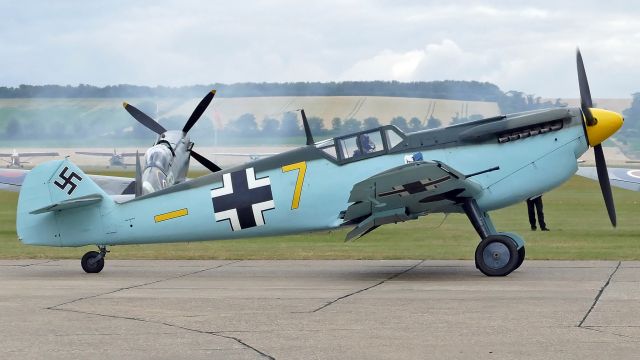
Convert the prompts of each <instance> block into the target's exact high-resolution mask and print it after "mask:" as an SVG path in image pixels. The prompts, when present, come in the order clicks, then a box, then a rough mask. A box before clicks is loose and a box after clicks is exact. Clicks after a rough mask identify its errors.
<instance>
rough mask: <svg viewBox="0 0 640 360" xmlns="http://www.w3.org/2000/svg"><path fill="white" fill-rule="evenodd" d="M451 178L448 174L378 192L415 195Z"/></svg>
mask: <svg viewBox="0 0 640 360" xmlns="http://www.w3.org/2000/svg"><path fill="white" fill-rule="evenodd" d="M449 179H451V176H449V175H447V176H443V177H441V178H438V179H435V180H431V179H423V180H420V181H414V182H410V183H408V184H404V185H400V186H394V187H393V190H390V191H385V192H381V193H380V194H378V196H380V197H383V196H390V195H395V194H399V195H400V196H408V195H413V194H417V193H420V192H423V191H428V190H433V189H435V188H437V187H438V184H441V183H443V182H445V181H447V180H449Z"/></svg>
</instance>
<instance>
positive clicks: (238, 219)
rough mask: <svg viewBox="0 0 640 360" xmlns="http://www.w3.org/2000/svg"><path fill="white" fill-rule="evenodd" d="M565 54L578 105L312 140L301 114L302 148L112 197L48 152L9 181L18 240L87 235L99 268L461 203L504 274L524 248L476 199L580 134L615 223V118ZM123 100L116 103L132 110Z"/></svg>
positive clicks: (573, 151) (484, 262) (547, 181)
mask: <svg viewBox="0 0 640 360" xmlns="http://www.w3.org/2000/svg"><path fill="white" fill-rule="evenodd" d="M577 65H578V79H579V85H580V96H581V99H582V101H581V107H580V108H556V109H549V110H540V111H533V112H526V113H517V114H511V115H503V116H498V117H493V118H488V119H483V120H479V121H474V122H469V123H464V124H458V125H454V126H449V127H446V128H442V129H435V130H427V131H420V132H416V133H411V134H405V133H403V132H402V131H400V130H398V129H397V128H396V127H394V126H382V127H380V128H378V129H374V130H367V131H361V132H358V133H354V134H350V135H345V136H340V137H336V138H333V139H330V140H326V141H321V142H317V143H316V142H314V141H313V137H312V134H311V132H310V130H309V126H308V123H307V121H306V117H304V115H303V124H304V128H305V133H306V136H307V142H306V146H304V147H302V148H299V149H296V150H292V151H289V152H285V153H281V154H278V155H275V156H272V157H268V158H264V159H259V160H256V161H253V162H249V163H247V164H244V165H242V166H237V167H233V168H229V169H224V170H222V169H220V170H217V169H216V167H215V165H211V168H212V169H213V170H212V171H213V173H212V174H210V175H206V176H203V177H200V178H197V179H193V180H185V181H183V182H179V183H175V184H174V185H171V186H167V187H163V188H160V189H156V191H152V192H149V193H146V194H139V195H140V196H136V197H134V198H129V199H128V200H126V201H117V200H114V199H113V198H112V197H111V196H110V195H109V194H108V193H107V192H105V191H104V190H103V188H102V187H100V186H98V185H97V184H96V182H94V181H93V180H92V178H90V177H89V176H87V175H86V174H85V173H84V172H82V170H80V169H79V168H78V167H77V166H76V165H74V164H73V163H72V162H70V161H69V160H68V159H65V160H56V161H51V162H48V163H45V164H42V165H40V166H37V167H36V168H34V169H33V170H32V171H31V172H29V173H28V174H27V175H26V177H25V178H24V179H22V180H23V181H21V183H22V189H21V191H20V196H19V201H18V214H17V232H18V236H19V238H20V240H21V241H22V242H23V243H25V244H30V245H45V246H66V247H76V246H84V245H97V246H98V249H99V251H90V252H88V253H86V254H85V255H84V256H83V258H82V261H81V264H82V267H83V269H84V270H85V271H86V272H89V273H97V272H100V271H101V270H102V268H103V266H104V259H105V256H106V254H107V246H111V245H125V244H150V243H164V242H182V241H185V242H186V241H201V240H216V239H239V238H245V237H257V236H273V235H284V234H292V233H300V232H310V231H319V230H327V229H334V228H338V227H341V226H347V225H351V226H355V227H354V228H353V230H351V231H350V232H349V233H348V235H347V239H348V240H351V239H355V238H358V237H360V236H363V235H365V234H366V233H368V232H370V231H372V230H374V229H375V228H377V227H379V226H381V225H384V224H388V223H397V222H402V221H408V220H414V219H417V218H418V217H420V216H424V215H429V214H432V213H465V214H466V215H467V217H468V218H469V220H470V222H471V224H472V225H473V227H474V229H475V230H476V231H477V233H478V235H479V237H480V239H481V241H480V243H479V244H478V246H477V249H476V251H475V260H476V266H477V267H478V269H479V270H480V271H481V272H482V273H484V274H486V275H488V276H504V275H508V274H509V273H511V272H512V271H514V270H515V269H517V268H518V267H519V266H520V265H521V264H522V262H523V260H524V257H525V247H524V241H523V240H522V239H521V238H520V237H519V236H518V235H516V234H513V233H505V232H498V231H497V230H496V228H495V227H494V225H493V223H492V221H491V218H490V217H489V214H488V212H489V211H491V210H494V209H499V208H502V207H505V206H509V205H512V204H515V203H518V202H521V201H524V200H525V199H527V198H529V197H531V196H534V195H537V194H541V193H544V192H547V191H549V190H551V189H553V188H555V187H557V186H559V185H560V184H562V183H563V182H565V181H566V180H567V179H569V178H570V177H571V176H572V175H573V174H574V173H575V172H576V170H577V168H578V167H577V159H578V158H579V157H580V156H581V155H582V154H583V153H584V152H585V151H587V149H588V147H589V145H591V146H593V147H594V149H595V151H596V164H597V167H598V168H599V169H601V171H599V180H600V184H601V187H602V190H603V196H604V199H605V204H606V207H607V210H608V212H609V216H610V219H611V222H612V224H613V225H614V226H615V221H616V220H615V219H616V217H615V209H614V204H613V199H612V196H611V189H610V185H609V179H608V177H607V171H606V163H605V159H604V155H603V153H602V148H601V145H600V144H601V143H602V142H603V141H604V140H605V139H606V138H608V137H609V136H611V135H612V134H613V133H615V132H616V131H617V130H618V129H619V128H620V126H621V125H622V122H623V118H622V116H621V115H620V114H618V113H614V112H610V111H606V110H602V109H596V108H593V107H592V101H591V95H590V91H589V86H588V83H587V78H586V74H585V70H584V65H583V63H582V58H581V56H580V52H579V51H578V53H577ZM135 110H137V109H132V108H129V109H128V111H129V112H130V113H132V115H133V112H135ZM141 116H142V115H139V116H138V117H141ZM138 120H139V121H140V119H139V118H138ZM150 126H153V124H150V123H149V125H148V127H150ZM162 131H164V130H163V129H158V131H157V132H162ZM173 135H175V134H173ZM184 136H186V134H185V135H184ZM160 138H162V134H160Z"/></svg>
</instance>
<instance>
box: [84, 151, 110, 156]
mask: <svg viewBox="0 0 640 360" xmlns="http://www.w3.org/2000/svg"><path fill="white" fill-rule="evenodd" d="M76 154H80V155H92V156H113V153H108V152H92V151H76Z"/></svg>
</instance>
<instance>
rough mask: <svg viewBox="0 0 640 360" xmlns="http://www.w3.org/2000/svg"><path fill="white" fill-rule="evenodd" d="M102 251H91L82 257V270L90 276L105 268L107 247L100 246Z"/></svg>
mask: <svg viewBox="0 0 640 360" xmlns="http://www.w3.org/2000/svg"><path fill="white" fill-rule="evenodd" d="M98 248H99V249H100V251H99V252H98V251H89V252H87V253H86V254H84V256H83V257H82V260H80V264H81V265H82V270H84V271H85V272H86V273H89V274H97V273H99V272H100V271H102V268H104V257H105V256H106V255H107V252H108V251H107V248H106V246H98Z"/></svg>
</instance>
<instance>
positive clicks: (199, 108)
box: [122, 90, 221, 172]
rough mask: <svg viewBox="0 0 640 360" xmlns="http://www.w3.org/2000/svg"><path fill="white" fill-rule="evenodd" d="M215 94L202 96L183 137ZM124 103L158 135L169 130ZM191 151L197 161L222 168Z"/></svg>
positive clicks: (188, 121)
mask: <svg viewBox="0 0 640 360" xmlns="http://www.w3.org/2000/svg"><path fill="white" fill-rule="evenodd" d="M215 95H216V91H215V90H211V91H210V92H209V93H207V95H205V97H204V98H202V100H200V103H199V104H198V106H196V108H195V110H193V113H192V114H191V116H190V117H189V119H188V120H187V122H186V123H185V124H184V127H183V128H182V136H183V137H184V136H186V135H187V133H188V132H189V130H191V128H192V127H193V125H195V124H196V122H198V120H199V119H200V117H201V116H202V114H204V111H205V110H206V109H207V107H208V106H209V104H210V103H211V101H212V100H213V97H214V96H215ZM122 105H123V106H124V108H125V110H127V112H128V113H129V114H131V116H133V118H134V119H136V120H137V121H138V122H139V123H140V124H142V125H144V126H145V127H147V128H148V129H149V130H151V131H153V132H154V133H156V134H158V135H161V134H163V133H165V132H167V129H165V128H164V126H162V125H160V124H159V123H158V122H157V121H155V120H153V119H152V118H151V117H150V116H149V115H147V114H145V113H143V112H142V111H140V110H138V109H137V108H136V107H135V106H133V105H131V104H128V103H126V102H125V103H123V104H122ZM189 152H190V156H191V157H193V158H194V159H195V160H196V161H197V162H199V163H200V164H202V166H204V167H206V168H207V169H209V170H211V171H212V172H216V171H220V170H221V169H220V167H219V166H218V165H216V164H214V163H213V162H211V161H210V160H209V159H207V158H205V157H204V156H202V155H200V154H198V153H197V152H195V151H194V150H193V149H192V150H190V151H189Z"/></svg>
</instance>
